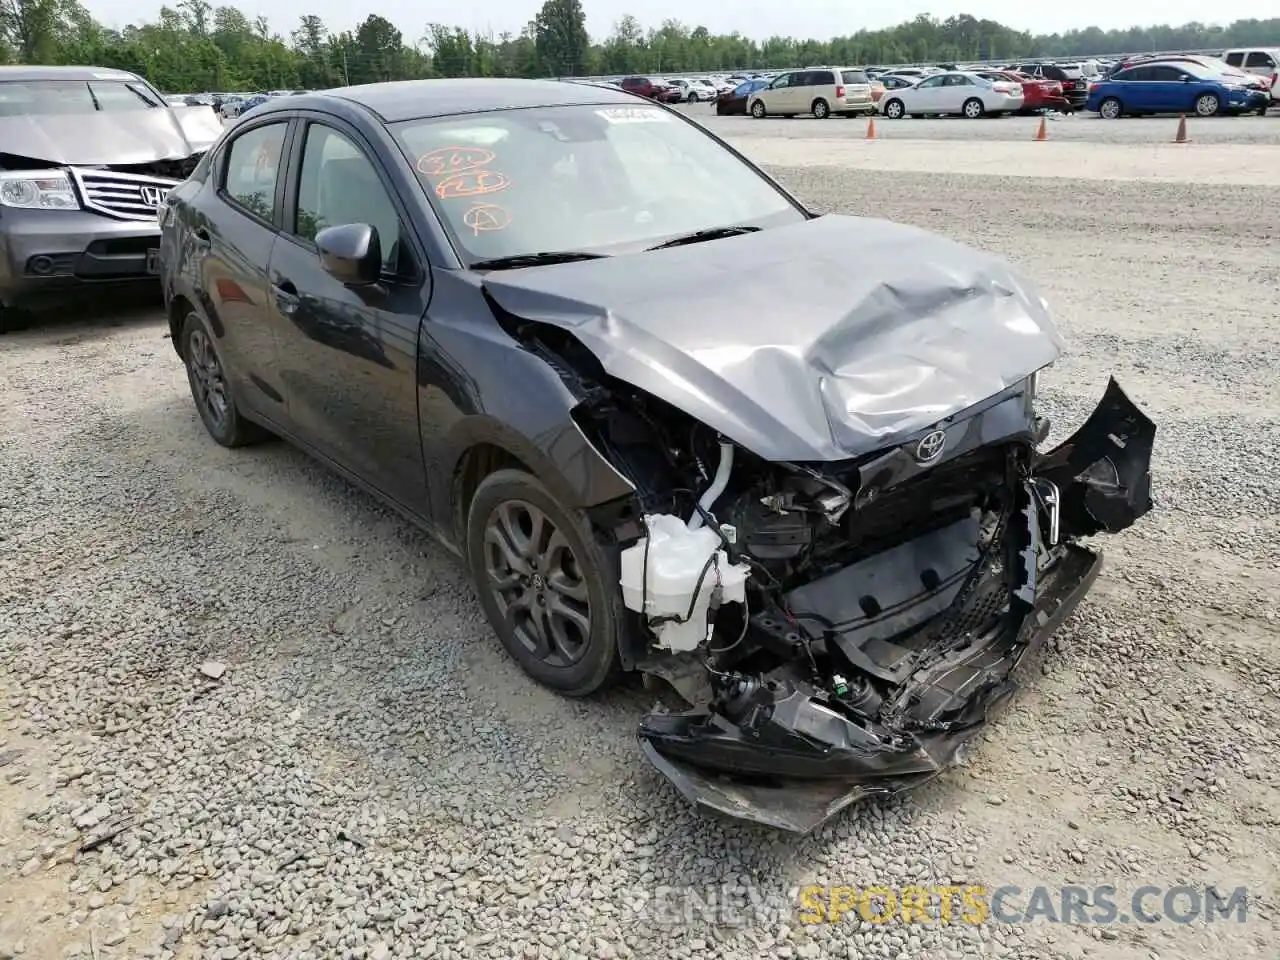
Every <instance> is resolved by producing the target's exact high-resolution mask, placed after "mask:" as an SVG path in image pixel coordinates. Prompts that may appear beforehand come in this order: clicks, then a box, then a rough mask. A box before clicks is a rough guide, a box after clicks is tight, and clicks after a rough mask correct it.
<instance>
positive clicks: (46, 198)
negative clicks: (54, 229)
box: [0, 170, 80, 210]
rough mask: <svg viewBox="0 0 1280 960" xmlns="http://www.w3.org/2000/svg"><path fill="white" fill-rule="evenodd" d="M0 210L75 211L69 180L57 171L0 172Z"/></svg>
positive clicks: (76, 201)
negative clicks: (7, 208)
mask: <svg viewBox="0 0 1280 960" xmlns="http://www.w3.org/2000/svg"><path fill="white" fill-rule="evenodd" d="M0 206H5V207H20V208H22V209H24V210H79V209H80V201H79V200H78V199H77V198H76V191H75V188H74V187H72V186H71V178H70V177H68V176H67V175H66V174H65V173H63V172H62V171H61V170H5V171H0Z"/></svg>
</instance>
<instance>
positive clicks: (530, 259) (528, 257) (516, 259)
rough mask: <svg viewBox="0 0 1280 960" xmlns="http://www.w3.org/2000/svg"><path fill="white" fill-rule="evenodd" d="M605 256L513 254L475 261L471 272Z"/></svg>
mask: <svg viewBox="0 0 1280 960" xmlns="http://www.w3.org/2000/svg"><path fill="white" fill-rule="evenodd" d="M606 256H607V254H603V253H590V252H588V251H586V250H546V251H543V252H542V253H513V254H511V255H510V256H507V257H493V258H491V259H489V260H477V261H475V262H474V263H472V264H471V269H472V270H514V269H516V268H518V267H540V266H544V265H546V264H551V263H572V262H573V261H575V260H603V259H605V258H606Z"/></svg>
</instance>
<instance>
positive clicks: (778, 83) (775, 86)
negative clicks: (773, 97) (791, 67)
mask: <svg viewBox="0 0 1280 960" xmlns="http://www.w3.org/2000/svg"><path fill="white" fill-rule="evenodd" d="M789 86H791V74H789V73H784V74H783V75H782V76H780V77H778V79H776V80H774V81H773V83H771V84H769V89H770V90H780V89H782V88H783V87H789Z"/></svg>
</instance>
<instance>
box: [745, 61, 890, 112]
mask: <svg viewBox="0 0 1280 960" xmlns="http://www.w3.org/2000/svg"><path fill="white" fill-rule="evenodd" d="M747 112H748V113H750V114H751V115H752V116H753V117H755V118H756V119H757V120H760V119H763V118H764V117H767V116H775V117H794V116H796V115H798V114H801V113H811V114H813V115H814V116H815V117H817V118H818V119H819V120H825V119H826V118H827V117H830V116H832V115H836V116H845V117H850V116H856V115H858V114H860V113H865V114H872V113H875V112H876V104H875V101H874V100H873V99H872V98H871V81H870V80H869V79H868V78H867V75H866V74H865V73H864V72H863V71H861V70H857V69H854V68H853V67H806V68H805V69H803V70H789V71H787V72H786V73H780V74H778V76H776V77H774V78H773V81H772V82H771V83H770V84H769V86H767V87H765V88H764V89H763V90H758V91H756V92H755V93H753V94H751V96H750V98H749V99H748V100H747Z"/></svg>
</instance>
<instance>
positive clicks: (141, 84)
mask: <svg viewBox="0 0 1280 960" xmlns="http://www.w3.org/2000/svg"><path fill="white" fill-rule="evenodd" d="M221 132H222V124H221V122H220V121H219V120H218V118H217V117H216V116H215V115H214V113H213V110H212V108H210V107H207V106H170V105H169V104H168V103H166V102H165V100H164V98H163V97H162V96H161V95H160V94H159V93H157V92H156V91H155V89H154V88H152V87H151V86H150V85H149V84H148V83H147V82H146V81H145V80H143V79H142V78H141V77H138V76H136V75H134V74H132V73H127V72H124V71H121V70H109V69H105V68H102V67H41V66H23V67H0V330H2V329H3V328H4V325H5V322H6V314H8V316H9V317H10V318H12V316H13V314H12V313H11V311H14V310H17V309H26V308H32V307H40V306H47V305H50V304H53V303H56V302H58V301H60V300H63V299H66V298H68V297H70V296H74V295H76V294H78V293H83V292H84V291H86V290H89V289H100V288H101V287H102V286H103V285H121V284H124V285H129V284H136V283H139V282H141V283H146V284H151V285H153V286H154V285H155V283H156V277H157V275H158V273H159V259H158V251H159V246H160V244H159V240H160V228H159V224H158V223H157V222H156V214H157V212H158V211H159V209H160V206H161V204H162V203H163V202H164V198H165V196H166V195H167V194H168V192H169V190H170V189H171V188H172V187H173V186H175V185H176V184H177V183H178V182H179V181H181V180H182V179H183V178H184V177H186V176H187V174H189V173H190V172H191V171H192V170H193V169H194V168H195V165H196V164H197V163H198V162H199V160H200V157H201V156H202V155H203V154H204V152H205V150H207V149H208V148H209V145H210V144H212V143H213V141H214V140H215V139H217V137H218V135H219V134H220V133H221Z"/></svg>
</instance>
